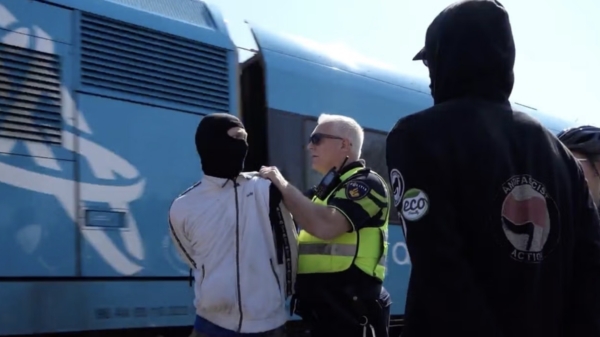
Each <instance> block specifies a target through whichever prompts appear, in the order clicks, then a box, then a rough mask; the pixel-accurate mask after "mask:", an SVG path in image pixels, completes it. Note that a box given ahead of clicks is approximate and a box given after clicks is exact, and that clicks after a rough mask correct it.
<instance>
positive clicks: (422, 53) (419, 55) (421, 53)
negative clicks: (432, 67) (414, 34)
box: [413, 47, 425, 61]
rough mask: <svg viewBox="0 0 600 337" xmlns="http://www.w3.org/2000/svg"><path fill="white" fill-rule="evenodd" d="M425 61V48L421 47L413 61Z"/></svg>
mask: <svg viewBox="0 0 600 337" xmlns="http://www.w3.org/2000/svg"><path fill="white" fill-rule="evenodd" d="M424 59H425V47H423V48H422V49H421V50H420V51H419V52H418V53H417V55H415V57H413V61H423V60H424Z"/></svg>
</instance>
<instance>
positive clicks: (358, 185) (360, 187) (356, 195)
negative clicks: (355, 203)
mask: <svg viewBox="0 0 600 337" xmlns="http://www.w3.org/2000/svg"><path fill="white" fill-rule="evenodd" d="M370 191H371V187H369V185H367V184H365V183H364V182H362V181H351V182H349V183H348V184H347V185H346V198H348V199H350V200H360V199H362V198H364V197H365V196H367V194H369V192H370Z"/></svg>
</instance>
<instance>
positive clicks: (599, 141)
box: [558, 125, 600, 207]
mask: <svg viewBox="0 0 600 337" xmlns="http://www.w3.org/2000/svg"><path fill="white" fill-rule="evenodd" d="M558 139H559V140H560V141H561V142H562V143H563V144H565V146H566V147H567V148H568V149H569V150H571V153H573V155H574V156H575V159H577V160H578V161H579V162H580V163H581V167H582V169H583V174H585V178H586V180H587V182H588V186H589V188H590V193H591V194H592V198H593V199H594V202H595V203H596V206H598V207H600V128H597V127H595V126H591V125H583V126H579V127H574V128H570V129H567V130H564V131H562V132H561V133H559V134H558Z"/></svg>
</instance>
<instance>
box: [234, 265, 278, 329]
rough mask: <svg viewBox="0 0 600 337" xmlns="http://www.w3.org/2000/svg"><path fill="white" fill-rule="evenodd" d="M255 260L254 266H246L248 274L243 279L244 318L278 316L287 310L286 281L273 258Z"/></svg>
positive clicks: (253, 318)
mask: <svg viewBox="0 0 600 337" xmlns="http://www.w3.org/2000/svg"><path fill="white" fill-rule="evenodd" d="M254 261H255V262H254V266H252V265H249V266H247V267H246V268H244V272H245V273H244V274H245V275H247V277H246V278H245V279H243V281H242V294H243V296H242V307H243V308H244V319H249V320H262V319H269V318H273V317H276V316H277V315H280V312H281V311H283V312H285V301H284V297H283V290H282V287H283V286H284V283H283V280H281V279H280V276H279V275H278V273H277V268H278V265H277V264H276V263H275V262H274V261H273V260H271V259H270V260H261V261H258V260H254ZM256 267H259V268H256ZM244 274H243V275H244ZM242 277H243V276H242Z"/></svg>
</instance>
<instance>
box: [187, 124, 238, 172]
mask: <svg viewBox="0 0 600 337" xmlns="http://www.w3.org/2000/svg"><path fill="white" fill-rule="evenodd" d="M235 127H240V128H242V129H243V128H244V124H242V122H241V121H240V120H239V119H238V118H237V117H235V116H233V115H230V114H227V113H214V114H211V115H208V116H206V117H204V118H202V120H201V121H200V124H198V128H197V129H196V150H197V151H198V155H199V156H200V161H201V163H202V171H204V174H205V175H208V176H213V177H217V178H224V179H234V178H235V177H237V176H238V175H239V174H240V173H241V172H242V170H243V168H244V160H245V159H246V154H247V152H248V143H247V142H246V140H245V139H236V138H233V137H231V136H229V134H227V131H229V130H230V129H231V128H235Z"/></svg>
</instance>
